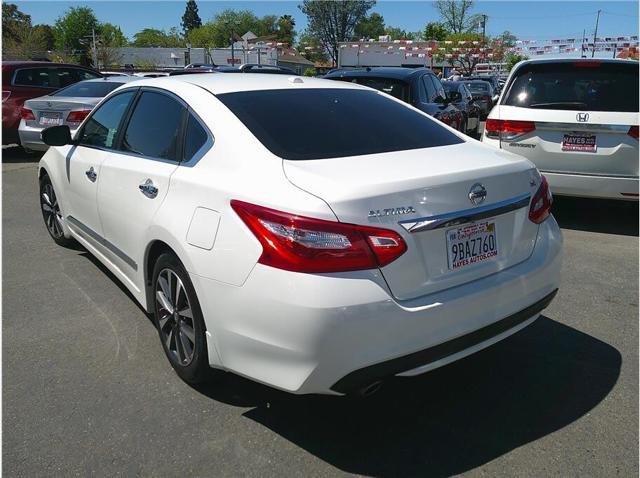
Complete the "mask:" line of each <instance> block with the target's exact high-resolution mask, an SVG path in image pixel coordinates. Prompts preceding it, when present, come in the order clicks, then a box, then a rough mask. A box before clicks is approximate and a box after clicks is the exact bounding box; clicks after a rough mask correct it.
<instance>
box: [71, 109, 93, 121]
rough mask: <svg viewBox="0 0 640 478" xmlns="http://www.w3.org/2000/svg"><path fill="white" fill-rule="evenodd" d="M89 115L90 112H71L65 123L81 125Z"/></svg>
mask: <svg viewBox="0 0 640 478" xmlns="http://www.w3.org/2000/svg"><path fill="white" fill-rule="evenodd" d="M89 113H91V110H79V111H72V112H70V113H69V115H68V116H67V122H69V123H81V122H82V121H83V120H84V119H85V118H86V117H87V116H88V115H89Z"/></svg>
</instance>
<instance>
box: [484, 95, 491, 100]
mask: <svg viewBox="0 0 640 478" xmlns="http://www.w3.org/2000/svg"><path fill="white" fill-rule="evenodd" d="M490 99H491V97H490V96H487V95H483V96H482V101H489V100H490Z"/></svg>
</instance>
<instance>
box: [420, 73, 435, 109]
mask: <svg viewBox="0 0 640 478" xmlns="http://www.w3.org/2000/svg"><path fill="white" fill-rule="evenodd" d="M429 76H430V75H424V76H423V77H422V82H423V83H424V88H425V90H426V91H427V103H433V102H435V100H436V96H438V92H437V91H436V87H435V85H434V84H433V81H431V78H429Z"/></svg>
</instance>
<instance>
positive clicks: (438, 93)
mask: <svg viewBox="0 0 640 478" xmlns="http://www.w3.org/2000/svg"><path fill="white" fill-rule="evenodd" d="M427 76H428V77H429V78H431V81H432V82H433V87H434V88H435V90H436V98H438V97H440V98H443V99H444V98H446V97H447V95H446V93H445V92H444V88H443V87H442V83H440V80H439V79H437V78H436V77H435V76H433V75H427ZM427 76H425V78H427Z"/></svg>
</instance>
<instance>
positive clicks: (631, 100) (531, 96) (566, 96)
mask: <svg viewBox="0 0 640 478" xmlns="http://www.w3.org/2000/svg"><path fill="white" fill-rule="evenodd" d="M502 104H505V105H510V106H520V107H523V108H542V109H550V110H589V111H619V112H637V111H638V64H637V63H633V64H628V65H625V64H620V63H605V62H585V63H580V62H575V63H543V64H535V63H534V64H529V65H525V66H523V67H522V68H521V69H520V70H518V72H517V76H516V77H515V79H514V80H513V82H512V84H511V86H510V87H509V92H508V94H507V95H506V97H505V99H504V100H503V103H502Z"/></svg>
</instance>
